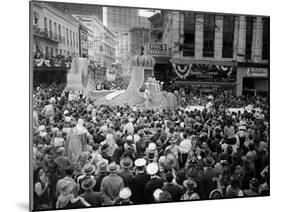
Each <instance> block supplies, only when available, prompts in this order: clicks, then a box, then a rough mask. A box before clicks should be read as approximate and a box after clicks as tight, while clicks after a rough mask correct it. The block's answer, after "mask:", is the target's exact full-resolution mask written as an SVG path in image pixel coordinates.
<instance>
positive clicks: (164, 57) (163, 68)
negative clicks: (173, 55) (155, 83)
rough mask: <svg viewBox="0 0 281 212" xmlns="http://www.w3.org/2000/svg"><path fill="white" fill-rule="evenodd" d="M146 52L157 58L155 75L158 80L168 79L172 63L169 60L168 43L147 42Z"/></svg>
mask: <svg viewBox="0 0 281 212" xmlns="http://www.w3.org/2000/svg"><path fill="white" fill-rule="evenodd" d="M145 54H148V55H151V56H153V57H154V59H155V66H154V72H153V75H154V77H155V78H156V80H159V81H162V82H165V81H168V80H169V69H170V68H171V64H170V62H169V59H170V57H169V56H168V48H167V44H164V43H157V42H148V43H146V44H145Z"/></svg>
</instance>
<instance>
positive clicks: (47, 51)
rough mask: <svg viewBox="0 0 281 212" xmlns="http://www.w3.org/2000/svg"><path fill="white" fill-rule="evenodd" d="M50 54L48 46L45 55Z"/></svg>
mask: <svg viewBox="0 0 281 212" xmlns="http://www.w3.org/2000/svg"><path fill="white" fill-rule="evenodd" d="M48 53H49V48H48V46H46V52H45V54H48Z"/></svg>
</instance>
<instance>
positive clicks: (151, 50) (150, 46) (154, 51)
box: [145, 43, 168, 56]
mask: <svg viewBox="0 0 281 212" xmlns="http://www.w3.org/2000/svg"><path fill="white" fill-rule="evenodd" d="M145 51H146V54H149V55H152V56H167V55H168V47H167V44H164V43H146V44H145Z"/></svg>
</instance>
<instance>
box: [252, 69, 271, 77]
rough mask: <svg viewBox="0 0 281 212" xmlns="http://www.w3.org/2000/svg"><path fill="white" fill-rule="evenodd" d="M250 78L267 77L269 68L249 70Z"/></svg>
mask: <svg viewBox="0 0 281 212" xmlns="http://www.w3.org/2000/svg"><path fill="white" fill-rule="evenodd" d="M247 76H248V77H267V76H268V69H267V68H252V67H251V68H247Z"/></svg>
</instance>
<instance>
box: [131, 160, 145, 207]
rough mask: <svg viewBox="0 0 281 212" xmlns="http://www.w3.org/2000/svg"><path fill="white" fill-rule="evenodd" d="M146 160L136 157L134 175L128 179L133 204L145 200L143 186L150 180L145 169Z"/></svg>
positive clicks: (141, 202)
mask: <svg viewBox="0 0 281 212" xmlns="http://www.w3.org/2000/svg"><path fill="white" fill-rule="evenodd" d="M145 165H146V160H145V159H144V158H138V159H136V160H135V166H136V175H135V176H133V177H132V178H131V180H130V183H129V185H130V188H131V190H132V201H133V202H134V203H135V204H143V203H146V202H145V196H144V187H145V184H146V183H147V182H148V181H149V180H150V176H149V175H148V174H147V173H146V171H145Z"/></svg>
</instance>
